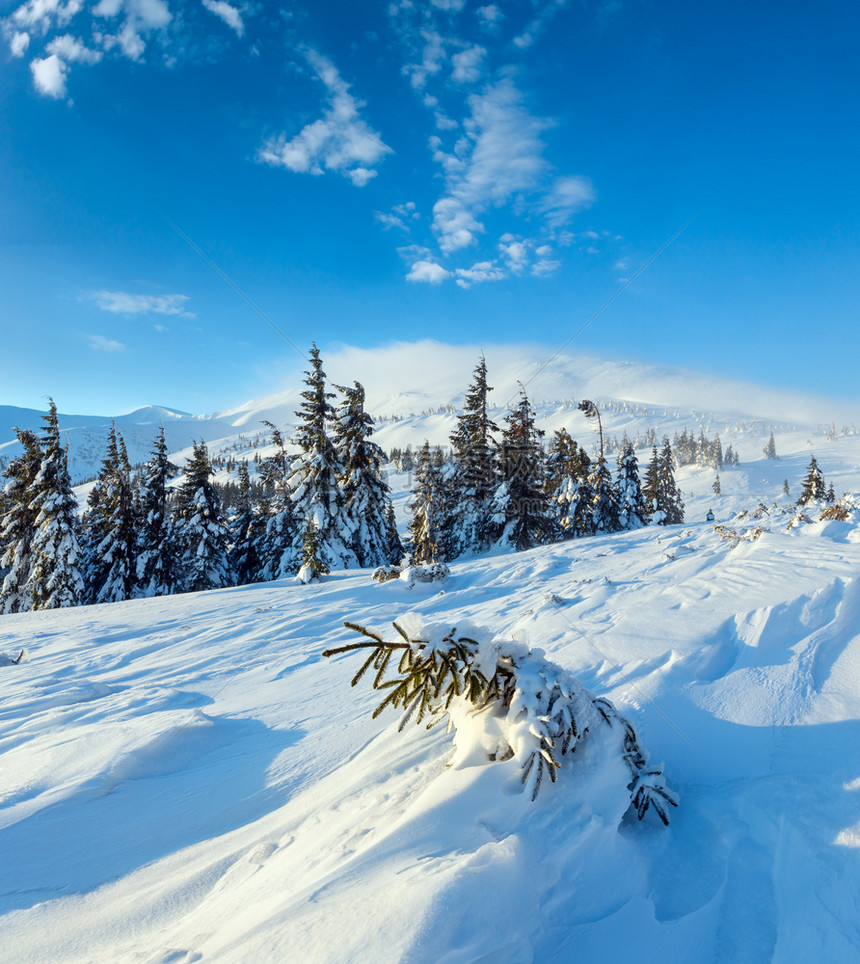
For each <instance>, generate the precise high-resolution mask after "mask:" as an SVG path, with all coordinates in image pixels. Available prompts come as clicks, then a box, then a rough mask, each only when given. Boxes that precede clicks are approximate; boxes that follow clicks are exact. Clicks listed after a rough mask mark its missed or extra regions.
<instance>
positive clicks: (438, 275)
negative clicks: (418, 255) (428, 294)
mask: <svg viewBox="0 0 860 964" xmlns="http://www.w3.org/2000/svg"><path fill="white" fill-rule="evenodd" d="M450 277H451V272H450V271H448V270H447V269H446V268H443V267H442V265H441V264H437V263H436V262H435V261H416V262H415V263H414V264H413V265H412V267H411V269H410V270H409V274H408V275H406V280H407V281H427V282H429V283H430V284H434V285H437V284H439V283H440V282H442V281H445V280H446V279H447V278H450Z"/></svg>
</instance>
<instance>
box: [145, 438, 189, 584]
mask: <svg viewBox="0 0 860 964" xmlns="http://www.w3.org/2000/svg"><path fill="white" fill-rule="evenodd" d="M178 471H179V469H178V468H177V466H175V465H174V464H173V463H172V462H171V461H170V459H169V458H168V454H167V442H166V440H165V437H164V426H163V425H162V426H161V429H160V431H159V433H158V438H157V439H156V441H155V445H154V447H153V450H152V454H151V456H150V459H149V461H148V462H147V463H146V464H145V465H144V467H143V470H142V472H141V479H140V487H139V489H138V519H139V524H138V536H137V571H136V582H137V588H136V591H135V595H139V596H167V595H169V594H170V593H172V592H173V591H174V589H175V587H176V583H177V581H178V579H179V572H178V567H179V559H178V547H177V544H176V531H175V528H174V521H173V515H172V513H171V511H170V501H169V500H170V490H169V488H168V482H169V481H170V480H171V479H172V478H173V477H174V476H175V475H176V473H177V472H178Z"/></svg>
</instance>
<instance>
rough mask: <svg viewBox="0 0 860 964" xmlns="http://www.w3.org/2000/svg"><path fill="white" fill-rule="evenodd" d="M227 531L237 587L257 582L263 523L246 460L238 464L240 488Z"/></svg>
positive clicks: (263, 530) (260, 565)
mask: <svg viewBox="0 0 860 964" xmlns="http://www.w3.org/2000/svg"><path fill="white" fill-rule="evenodd" d="M228 527H229V530H230V542H231V548H230V566H231V568H232V570H233V574H234V576H235V579H236V585H237V586H244V585H246V584H247V583H250V582H256V581H257V580H258V578H259V576H260V570H261V568H262V564H261V560H260V546H261V544H262V541H263V536H264V535H265V531H266V522H265V520H264V519H263V517H262V516H261V514H260V513H259V512H258V511H257V510H256V507H255V506H254V498H253V494H252V491H251V479H250V476H249V475H248V463H247V462H245V461H242V462H240V463H239V490H238V493H237V497H236V506H235V510H234V512H233V515H232V517H231V519H230V521H229V523H228Z"/></svg>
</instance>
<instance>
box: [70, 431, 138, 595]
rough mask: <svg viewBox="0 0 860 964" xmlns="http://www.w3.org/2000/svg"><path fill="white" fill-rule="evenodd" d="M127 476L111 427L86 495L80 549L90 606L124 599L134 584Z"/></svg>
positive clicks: (118, 440)
mask: <svg viewBox="0 0 860 964" xmlns="http://www.w3.org/2000/svg"><path fill="white" fill-rule="evenodd" d="M130 476H131V469H130V466H129V464H128V453H127V452H126V449H125V443H123V442H122V437H121V436H119V437H118V436H117V431H116V425H115V424H114V423H111V430H110V434H109V436H108V444H107V453H106V454H105V457H104V459H103V461H102V467H101V471H100V472H99V476H98V479H97V481H96V484H95V486H93V488H92V490H91V491H90V496H89V499H88V502H87V504H88V512H87V515H86V519H85V529H84V533H85V534H84V538H83V546H84V556H85V558H86V575H87V580H86V581H87V598H88V600H89V601H90V602H94V603H104V602H118V601H119V600H122V599H128V598H129V597H130V596H131V593H132V587H133V586H134V584H135V581H136V555H137V545H136V543H137V537H136V534H135V519H134V514H133V506H132V489H131V477H130Z"/></svg>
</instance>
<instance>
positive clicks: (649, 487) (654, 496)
mask: <svg viewBox="0 0 860 964" xmlns="http://www.w3.org/2000/svg"><path fill="white" fill-rule="evenodd" d="M659 493H660V455H659V453H658V452H657V446H656V445H655V446H654V448H653V449H652V450H651V460H650V461H649V463H648V468H647V469H646V470H645V482H644V483H643V485H642V497H643V498H644V500H645V504H646V505H647V507H648V516H649V519H648V521H649V522H659V521H661V520H660V519H655V518H654V515H655V513H656V512H657V500H658V497H659Z"/></svg>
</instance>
